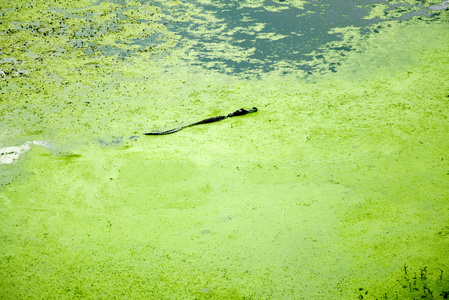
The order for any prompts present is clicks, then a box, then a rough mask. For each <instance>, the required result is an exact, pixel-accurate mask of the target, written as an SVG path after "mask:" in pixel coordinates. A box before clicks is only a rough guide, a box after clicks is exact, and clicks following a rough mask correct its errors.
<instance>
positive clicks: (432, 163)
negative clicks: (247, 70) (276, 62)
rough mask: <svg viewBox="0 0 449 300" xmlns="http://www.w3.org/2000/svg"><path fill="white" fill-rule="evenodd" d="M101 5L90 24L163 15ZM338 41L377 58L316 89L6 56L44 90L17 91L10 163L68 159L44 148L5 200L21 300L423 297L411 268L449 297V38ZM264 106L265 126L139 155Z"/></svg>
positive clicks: (228, 126) (264, 77)
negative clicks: (216, 118)
mask: <svg viewBox="0 0 449 300" xmlns="http://www.w3.org/2000/svg"><path fill="white" fill-rule="evenodd" d="M89 4H90V3H89ZM86 5H87V3H84V5H80V6H79V8H80V10H79V11H71V13H73V14H75V13H78V14H79V17H80V18H81V16H83V15H85V14H87V13H96V14H97V16H96V17H95V18H93V19H96V18H100V17H101V16H102V15H105V16H107V19H106V20H103V21H104V22H107V20H110V19H113V18H115V17H114V16H113V15H114V14H115V13H114V11H116V10H117V9H118V10H120V9H121V8H123V9H124V12H123V13H124V14H125V15H127V16H128V17H129V18H131V19H132V18H135V19H138V18H147V17H148V16H150V17H151V18H153V17H154V16H152V15H151V14H152V13H153V12H154V13H155V15H157V14H158V13H157V10H156V9H155V8H154V7H151V6H149V5H139V3H136V2H130V3H128V4H126V5H128V6H126V5H125V4H124V5H118V4H111V3H106V2H103V4H101V5H100V7H98V6H96V7H95V9H90V8H89V7H87V8H86ZM170 5H172V6H173V7H177V5H181V4H180V3H178V2H176V1H172V2H171V3H170ZM126 7H132V9H129V10H127V9H126ZM137 9H140V10H141V11H140V12H138V11H137ZM102 12H103V13H102ZM65 13H67V12H66V11H64V14H65ZM30 16H32V14H31V13H30ZM17 18H18V19H17V20H19V17H17ZM26 22H28V21H26ZM29 22H32V21H31V20H29ZM41 22H44V21H43V20H41ZM67 22H70V23H67V24H68V28H69V29H67V30H68V31H67V32H68V33H70V34H76V32H79V31H80V30H81V29H82V30H81V31H85V30H84V29H83V28H85V27H86V22H85V21H83V18H81V19H80V20H70V21H67ZM129 22H130V21H129ZM99 23H101V22H99ZM126 24H128V23H126ZM2 25H4V26H10V25H8V23H7V22H4V23H3V24H2ZM44 28H46V27H44ZM151 28H153V30H155V31H156V30H159V31H162V32H163V31H164V29H162V30H161V29H160V27H159V25H158V26H155V27H151ZM141 29H142V28H141V27H140V26H131V27H130V29H129V30H128V29H127V30H123V31H121V32H123V34H125V35H126V36H127V37H128V39H129V38H130V37H132V36H135V37H136V38H137V37H138V36H139V35H140V34H141V32H142V31H141ZM4 30H8V29H4ZM30 32H32V31H30ZM30 32H28V33H27V32H23V33H20V34H22V35H23V36H14V35H11V37H8V38H11V41H14V42H16V43H17V42H18V41H23V40H25V39H31V38H33V36H34V35H32V34H31V33H30ZM121 32H117V33H113V32H108V34H107V35H106V37H107V38H106V39H105V40H102V41H104V43H105V45H106V44H109V45H111V44H113V43H112V41H113V40H114V35H115V34H116V35H117V37H118V36H119V35H120V33H121ZM335 32H339V33H341V34H343V35H345V38H344V39H343V43H344V44H345V45H353V46H354V47H358V48H357V49H358V51H354V52H352V53H351V54H350V55H348V57H347V59H346V61H345V63H343V64H342V65H341V66H339V67H338V72H337V73H332V72H328V73H325V72H324V73H325V74H324V75H323V74H321V75H318V74H316V75H315V76H311V77H308V78H307V80H303V78H304V76H303V75H304V74H303V73H302V72H301V71H298V72H296V71H295V72H293V73H292V74H290V75H281V74H283V71H284V70H285V69H283V68H282V67H283V66H282V65H280V66H279V68H278V70H276V71H274V72H271V73H268V74H261V76H260V79H258V80H256V79H245V78H240V77H238V76H230V75H225V74H221V73H219V72H218V71H217V70H215V71H214V70H205V69H202V68H198V67H197V68H195V67H192V66H191V65H190V64H189V63H188V62H186V61H185V60H183V58H184V57H183V53H184V52H183V50H170V56H167V57H165V58H164V59H158V60H156V59H152V58H150V56H151V55H149V56H147V54H148V53H147V52H138V51H137V53H140V54H134V52H133V54H132V55H130V56H129V57H128V56H127V57H126V59H118V57H119V54H114V55H101V56H100V55H99V56H96V55H87V54H86V53H85V50H87V47H86V48H83V47H81V48H80V49H72V48H70V47H65V45H64V44H65V43H66V42H67V40H66V39H65V37H64V36H62V37H58V38H57V39H61V40H57V41H54V44H55V45H58V46H59V47H63V48H64V51H65V52H61V54H60V55H55V53H53V52H52V54H48V53H47V52H46V51H48V50H49V49H51V51H53V50H54V48H52V47H49V48H47V47H46V46H45V47H43V48H42V49H43V50H45V51H40V50H39V49H41V48H40V47H39V46H36V45H35V43H41V44H44V43H43V42H42V41H39V39H37V40H30V45H31V44H32V45H33V47H36V48H33V53H35V54H36V55H38V56H42V57H44V58H45V61H44V62H41V61H40V60H39V59H37V60H36V59H33V60H31V61H30V60H29V58H27V57H26V55H28V54H25V53H26V52H25V50H23V53H22V52H20V51H17V49H16V48H15V49H12V50H8V51H10V52H4V53H6V54H7V55H8V54H11V53H13V54H14V57H16V58H17V59H18V60H20V61H23V62H24V65H25V67H26V68H28V69H30V70H31V71H30V75H29V77H20V76H19V77H8V78H7V80H5V81H2V82H1V83H0V84H1V89H2V93H3V94H2V97H1V101H2V102H1V103H0V105H1V110H2V119H1V123H2V128H5V130H4V132H2V133H1V134H2V135H1V138H2V141H1V142H2V146H3V145H10V144H11V143H13V144H16V143H18V144H20V143H21V142H22V141H26V140H29V139H43V140H50V141H52V142H53V143H54V144H55V147H56V148H55V149H46V148H40V147H34V148H33V149H32V150H31V151H30V152H28V153H26V156H25V157H23V158H21V160H20V161H19V162H18V164H17V165H14V167H17V168H18V171H17V172H16V173H15V174H14V176H11V177H10V180H9V181H8V184H3V182H2V187H1V188H2V190H1V194H0V204H1V206H0V216H1V224H2V229H3V231H2V236H1V238H2V247H0V251H1V258H0V259H1V260H2V262H1V265H2V266H3V267H2V269H1V271H0V277H1V287H2V288H1V289H0V290H1V297H4V298H33V297H34V296H33V295H38V296H36V297H37V298H114V297H116V298H155V299H156V298H161V299H164V298H170V299H185V298H187V299H195V298H196V299H244V298H254V299H266V298H274V299H282V298H291V299H301V298H304V299H317V298H327V299H353V298H355V297H357V296H358V295H360V294H363V295H366V294H365V292H367V291H369V293H368V295H370V296H373V297H378V298H379V297H383V296H384V294H385V293H386V294H388V296H390V295H391V296H395V293H397V294H398V295H399V296H401V297H402V298H406V297H408V296H410V295H413V296H419V295H421V294H417V293H418V292H417V291H415V290H413V291H412V292H410V291H409V289H407V288H405V289H404V288H403V287H402V285H404V284H405V285H406V283H403V282H401V283H400V285H398V281H397V280H400V281H407V280H408V281H410V282H411V283H412V284H413V278H412V277H411V275H410V276H409V277H407V278H404V276H405V274H403V265H404V263H406V264H407V265H410V269H409V271H410V272H411V273H410V274H413V272H418V280H421V279H420V278H419V277H420V276H419V271H418V270H419V269H420V268H424V267H427V269H428V270H429V273H428V275H427V277H428V278H427V282H424V281H419V282H418V283H417V287H419V288H420V289H422V285H423V284H427V286H428V287H429V288H430V289H431V290H432V291H434V295H435V296H436V295H437V293H440V292H442V289H444V288H445V287H446V286H447V279H446V277H443V279H441V280H439V277H438V274H439V270H440V269H441V270H444V274H446V273H447V270H448V267H449V266H448V265H447V262H446V260H445V258H446V257H447V255H448V247H447V239H448V234H447V228H446V226H447V221H448V218H447V213H448V208H447V203H446V202H447V196H448V192H447V191H448V175H447V173H448V171H449V164H448V161H449V157H448V156H447V149H448V148H449V143H448V141H449V137H448V132H449V131H448V129H449V128H448V127H449V123H448V120H447V118H448V111H449V110H448V108H449V107H448V106H449V100H448V99H449V98H447V95H448V93H449V92H448V91H449V85H448V83H447V80H445V78H448V77H449V76H448V75H449V74H448V71H447V68H446V67H445V66H447V64H448V63H449V61H448V57H449V55H448V50H447V49H449V40H448V36H447V32H448V31H447V22H444V21H440V22H435V23H433V24H401V23H399V22H392V23H390V26H389V27H387V28H384V29H383V30H382V31H381V32H380V33H379V34H378V35H375V34H373V35H371V36H370V37H369V38H367V39H366V38H362V37H361V36H360V34H359V33H358V30H357V29H354V28H346V29H335ZM416 32H424V33H423V34H420V35H416V34H414V33H416ZM34 38H36V37H34ZM55 38H56V37H55ZM96 38H97V37H96ZM42 39H43V38H42ZM98 39H99V40H101V37H98ZM117 40H120V41H124V40H125V39H120V38H118V39H117ZM19 44H20V42H19ZM122 46H123V48H122ZM122 46H119V48H120V50H129V49H134V48H133V46H131V47H128V46H127V45H122ZM160 50H161V51H163V50H162V49H160ZM2 51H4V50H2ZM164 51H166V50H164ZM228 51H229V52H230V54H229V55H234V56H238V55H236V54H235V53H236V52H235V51H234V50H233V49H230V48H228ZM16 53H17V55H16ZM46 53H47V54H46ZM237 53H238V52H237ZM194 57H195V55H192V56H190V57H186V59H187V60H188V61H192V60H194ZM326 59H327V60H326V61H327V62H328V61H329V60H331V59H333V60H334V61H335V62H337V61H339V60H340V59H341V56H340V57H339V56H338V55H335V53H329V54H326ZM323 61H324V60H323ZM49 62H51V63H49ZM318 65H319V64H318ZM325 69H326V68H325V67H324V66H323V67H322V68H317V70H325ZM33 70H36V71H33ZM322 73H323V72H322ZM252 106H257V107H258V108H259V112H257V114H251V115H248V116H244V117H239V118H232V119H229V120H225V121H223V122H220V123H217V124H210V125H207V126H198V127H194V128H189V129H188V130H185V131H182V132H180V133H177V134H176V135H173V136H167V137H141V138H139V139H129V137H131V136H132V135H141V134H142V132H144V131H149V130H152V129H163V128H165V127H166V128H170V127H172V125H175V124H185V123H189V122H190V121H195V120H200V119H202V118H205V117H209V116H213V115H221V114H226V113H229V112H231V111H233V110H235V109H236V108H239V107H252ZM234 119H235V120H234ZM3 125H4V126H3ZM15 137H18V138H17V139H19V141H17V140H16V139H15ZM115 142H116V143H115ZM2 167H3V165H2ZM18 174H20V175H18ZM408 281H407V282H408ZM406 286H407V285H406ZM360 288H363V290H360Z"/></svg>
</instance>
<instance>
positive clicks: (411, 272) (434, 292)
mask: <svg viewBox="0 0 449 300" xmlns="http://www.w3.org/2000/svg"><path fill="white" fill-rule="evenodd" d="M402 274H403V275H402V276H400V278H399V279H396V280H395V282H394V284H392V285H391V286H388V285H387V286H385V287H384V291H379V289H375V291H372V290H371V289H366V288H364V287H360V288H359V289H358V293H359V296H358V298H359V299H448V297H449V277H448V276H447V274H446V273H445V272H444V270H442V269H431V268H428V267H426V266H424V267H422V268H421V267H420V268H411V267H409V266H408V265H407V264H404V266H403V272H402Z"/></svg>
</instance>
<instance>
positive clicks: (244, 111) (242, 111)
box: [144, 107, 257, 135]
mask: <svg viewBox="0 0 449 300" xmlns="http://www.w3.org/2000/svg"><path fill="white" fill-rule="evenodd" d="M256 111H257V108H256V107H253V108H250V109H243V108H241V109H239V110H236V111H235V112H233V113H230V114H229V115H227V116H218V117H212V118H208V119H205V120H202V121H199V122H196V123H192V124H189V125H185V126H181V127H178V128H174V129H170V130H166V131H162V132H147V133H144V135H166V134H171V133H175V132H178V131H180V130H182V129H184V128H187V127H192V126H195V125H200V124H207V123H214V122H218V121H221V120H224V119H226V118H230V117H237V116H243V115H246V114H249V113H252V112H256Z"/></svg>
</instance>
